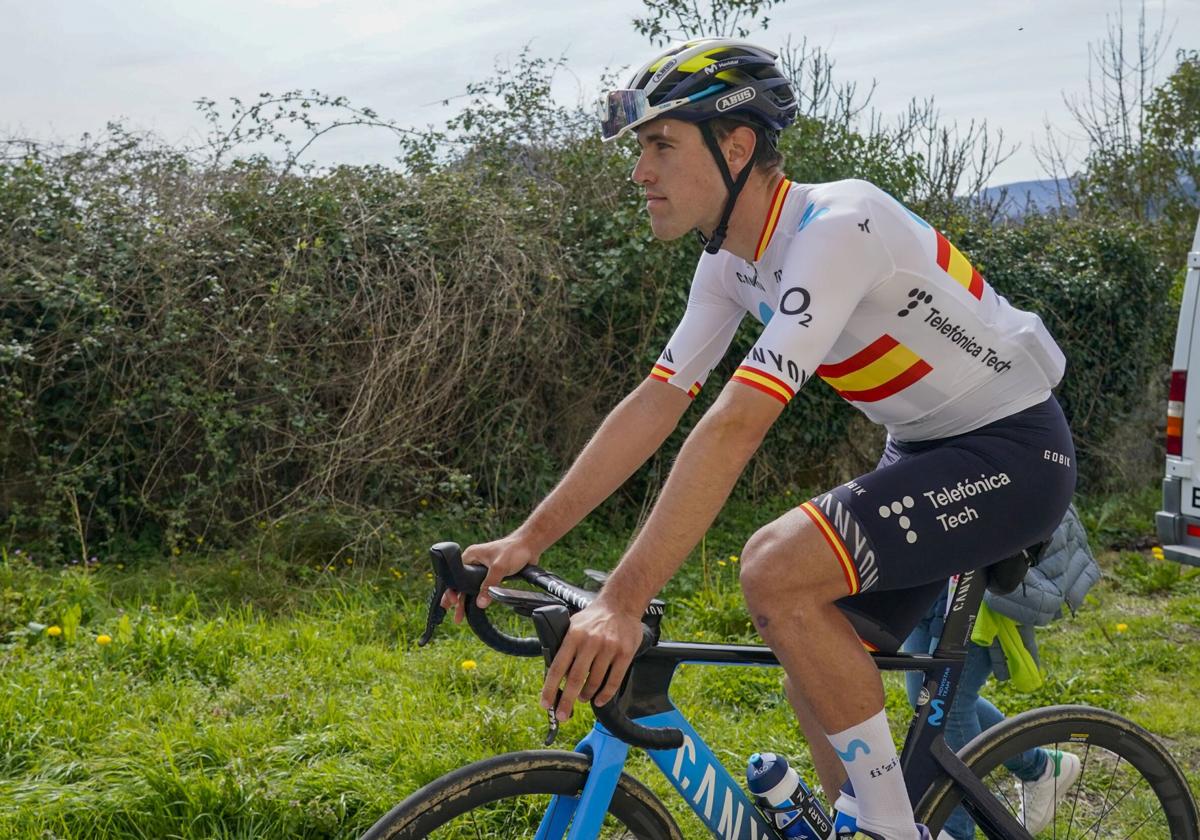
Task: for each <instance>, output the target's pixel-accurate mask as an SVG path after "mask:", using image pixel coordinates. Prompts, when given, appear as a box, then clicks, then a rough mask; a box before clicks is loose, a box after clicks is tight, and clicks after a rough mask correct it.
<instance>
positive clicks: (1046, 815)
mask: <svg viewBox="0 0 1200 840" xmlns="http://www.w3.org/2000/svg"><path fill="white" fill-rule="evenodd" d="M1046 752H1047V753H1049V756H1050V760H1049V761H1047V762H1046V769H1045V770H1043V771H1042V775H1041V776H1040V777H1039V778H1037V779H1035V780H1034V781H1032V782H1018V783H1017V795H1018V796H1020V797H1021V814H1020V820H1021V824H1022V825H1024V826H1025V828H1026V829H1028V831H1029V833H1030V834H1037V833H1038V832H1039V831H1041V830H1042V829H1043V828H1045V827H1046V826H1048V825H1050V823H1051V822H1053V821H1054V806H1055V805H1057V804H1058V802H1059V801H1060V800H1061V799H1062V798H1063V797H1064V796H1066V795H1067V791H1068V790H1070V788H1071V785H1073V784H1075V780H1076V779H1078V778H1079V771H1080V770H1081V769H1082V767H1083V765H1082V764H1081V763H1080V761H1079V757H1078V756H1076V755H1074V754H1073V753H1069V752H1063V751H1062V750H1046Z"/></svg>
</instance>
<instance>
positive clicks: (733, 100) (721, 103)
mask: <svg viewBox="0 0 1200 840" xmlns="http://www.w3.org/2000/svg"><path fill="white" fill-rule="evenodd" d="M756 96H758V91H756V90H755V89H754V88H749V87H747V88H742V89H741V90H739V91H737V92H735V93H731V94H729V95H728V96H722V97H721V98H720V99H718V100H717V110H718V111H728V110H729V109H730V108H736V107H737V106H739V105H741V104H743V103H745V102H749V101H750V100H751V99H753V98H754V97H756Z"/></svg>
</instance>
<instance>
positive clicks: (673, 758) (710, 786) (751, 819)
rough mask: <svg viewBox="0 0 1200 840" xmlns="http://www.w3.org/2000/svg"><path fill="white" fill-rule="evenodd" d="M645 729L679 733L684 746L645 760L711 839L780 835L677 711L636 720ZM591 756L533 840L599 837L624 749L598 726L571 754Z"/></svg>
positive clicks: (761, 839) (762, 839) (759, 839)
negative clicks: (576, 789) (577, 789)
mask: <svg viewBox="0 0 1200 840" xmlns="http://www.w3.org/2000/svg"><path fill="white" fill-rule="evenodd" d="M638 722H639V723H641V724H643V725H645V726H654V727H661V726H670V727H675V728H678V729H679V730H681V731H682V732H683V745H682V746H681V747H679V748H678V749H673V750H647V751H646V754H647V755H649V756H650V758H651V759H652V760H653V761H654V763H655V764H656V765H657V766H658V769H659V770H661V771H662V774H663V775H664V776H666V777H667V779H668V780H669V781H670V782H671V784H673V785H674V786H675V789H676V790H677V791H678V792H679V795H680V796H682V797H683V799H684V801H685V802H687V804H688V805H689V806H690V807H691V809H692V810H693V811H694V812H695V813H696V816H697V817H699V818H700V820H701V821H702V822H703V823H704V824H705V825H706V826H707V827H708V830H709V831H710V832H712V834H713V836H715V837H721V838H740V840H778V838H779V834H778V832H777V831H776V830H775V828H774V827H773V826H772V825H771V824H770V823H769V822H767V821H766V820H765V819H764V818H763V817H762V815H761V814H760V813H759V811H758V808H757V807H756V806H755V805H754V803H753V802H751V800H750V798H749V797H748V796H747V795H746V793H745V791H744V790H743V789H742V786H741V785H740V784H739V783H738V782H737V781H735V780H734V778H733V777H732V776H731V775H730V774H729V771H727V770H726V769H725V767H724V766H723V765H722V764H721V762H720V761H719V760H718V759H717V757H716V755H714V754H713V752H712V750H711V749H710V748H709V747H708V745H707V744H705V743H704V740H703V739H702V738H701V737H700V735H699V734H698V733H697V732H696V730H695V729H693V728H692V726H691V724H690V723H688V721H687V719H686V718H685V717H684V716H683V715H682V714H681V713H680V712H679V710H678V709H671V710H669V711H666V712H661V713H658V714H654V715H650V716H647V717H642V718H638ZM575 750H576V752H581V753H584V754H586V755H588V756H590V758H591V760H592V769H591V771H590V772H589V773H588V778H587V781H586V782H585V783H584V787H583V790H582V791H581V793H580V795H579V796H577V797H567V796H555V797H553V799H551V801H550V805H549V807H548V808H547V810H546V814H545V816H544V817H543V818H542V822H541V825H540V826H539V827H538V831H537V834H536V835H535V840H561V838H562V837H563V836H564V832H566V831H567V827H568V825H569V826H570V833H569V834H567V835H566V838H567V840H592V838H594V837H596V836H598V834H599V832H600V827H601V825H602V823H603V822H604V815H605V813H606V812H607V811H608V806H609V802H610V801H611V800H612V796H613V792H614V791H615V790H616V787H617V782H618V780H619V779H620V776H621V771H622V769H623V768H624V766H625V760H626V758H627V757H628V755H629V745H628V744H626V743H625V742H623V741H621V740H620V739H618V738H616V737H615V736H614V735H612V734H611V733H610V732H609V731H608V730H607V729H605V728H604V726H603V725H602V724H600V723H597V724H596V725H595V726H594V727H593V728H592V731H591V732H589V733H588V734H587V736H586V737H584V739H583V740H582V741H580V742H579V744H578V745H577V746H576V748H575Z"/></svg>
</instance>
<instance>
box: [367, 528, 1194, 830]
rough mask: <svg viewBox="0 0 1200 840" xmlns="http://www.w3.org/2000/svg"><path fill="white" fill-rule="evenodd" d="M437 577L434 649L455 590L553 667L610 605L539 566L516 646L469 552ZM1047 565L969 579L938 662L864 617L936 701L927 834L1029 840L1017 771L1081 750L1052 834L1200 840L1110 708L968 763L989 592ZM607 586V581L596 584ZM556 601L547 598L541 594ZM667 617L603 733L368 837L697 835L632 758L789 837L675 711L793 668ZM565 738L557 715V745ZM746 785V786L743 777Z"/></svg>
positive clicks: (923, 762) (472, 609)
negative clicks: (735, 675)
mask: <svg viewBox="0 0 1200 840" xmlns="http://www.w3.org/2000/svg"><path fill="white" fill-rule="evenodd" d="M430 554H431V559H432V561H433V566H434V570H435V573H436V581H435V585H434V592H433V595H432V597H431V599H430V602H429V611H428V616H427V621H426V629H425V633H424V635H423V636H422V638H421V640H420V643H421V644H422V645H424V644H426V643H428V642H429V641H430V639H431V638H432V637H433V633H434V630H435V629H436V627H437V626H438V625H439V624H440V622H441V621H442V619H443V618H444V616H445V610H443V609H442V607H441V606H440V600H441V596H442V593H443V592H444V591H445V589H446V588H447V586H449V587H451V588H453V589H455V590H457V591H459V592H463V593H466V595H467V598H466V603H467V615H466V617H467V620H468V622H469V624H470V627H471V628H472V630H473V631H474V632H475V634H476V635H477V636H478V637H479V638H480V639H481V640H482V641H483V642H484V643H485V644H487V645H489V646H490V647H492V648H494V649H495V650H497V651H500V652H501V653H505V654H510V655H514V656H529V657H542V658H543V660H544V662H545V663H547V664H549V662H550V661H551V660H552V659H553V657H554V654H555V653H556V651H557V650H558V645H559V643H560V642H561V640H562V639H563V637H564V636H565V634H566V631H567V628H568V626H569V621H570V614H571V613H573V612H576V611H578V610H581V609H583V608H584V607H586V606H587V605H588V604H589V603H590V602H591V601H592V599H594V598H595V597H596V593H595V592H594V591H591V590H588V589H584V588H582V587H579V586H575V585H574V584H571V583H569V582H568V581H565V580H563V579H562V578H560V577H558V576H557V575H554V574H552V573H551V572H548V571H547V570H545V569H543V568H541V567H539V566H529V567H526V568H525V569H524V570H522V571H521V572H519V573H518V574H517V575H514V576H513V577H515V578H520V579H522V580H524V581H526V582H527V583H529V584H532V585H533V586H534V587H536V588H537V589H536V590H525V589H519V590H518V589H511V588H504V587H492V588H491V589H490V590H489V591H490V593H491V595H492V596H493V598H494V599H495V600H496V601H497V602H498V603H499V604H503V605H506V606H507V607H509V608H511V609H512V610H514V611H515V612H516V613H518V614H519V615H522V616H527V617H529V618H531V619H532V620H533V623H534V627H535V629H536V631H537V637H536V638H533V637H530V638H521V637H516V636H512V635H509V634H507V633H505V632H503V631H501V630H499V629H497V628H496V626H495V625H494V624H493V623H492V622H491V621H490V620H489V619H488V617H487V614H486V612H485V611H484V610H481V609H479V608H477V607H476V606H475V604H474V597H473V596H474V595H475V594H476V593H478V591H479V588H480V586H481V585H482V582H483V579H484V577H485V574H486V570H485V569H484V568H483V567H481V566H464V565H463V562H462V557H461V554H460V551H459V547H458V545H456V544H454V543H439V544H437V545H435V546H434V547H433V548H432V549H431V551H430ZM1030 558H1031V555H1030V554H1029V553H1028V552H1027V553H1025V554H1023V555H1018V556H1017V557H1014V558H1010V559H1009V560H1007V561H1004V562H1003V563H1001V564H997V565H995V566H993V567H990V568H988V569H982V570H978V571H972V572H966V573H964V574H963V575H961V576H960V578H959V581H958V585H957V587H956V588H955V590H954V592H953V595H952V598H951V600H950V606H949V610H948V614H947V617H946V625H945V629H944V631H943V635H942V638H941V642H940V643H939V646H938V647H937V649H936V650H935V651H934V652H933V653H932V654H929V655H922V654H901V653H896V651H897V650H898V649H899V646H900V641H901V640H900V639H896V638H893V637H891V635H890V634H889V633H888V631H887V630H886V629H885V628H882V627H876V626H871V625H870V624H869V623H867V622H864V621H862V620H861V619H860V618H858V619H856V618H855V617H854V616H850V617H851V619H852V621H853V622H854V623H855V629H856V630H857V632H858V633H859V635H860V636H861V637H862V638H863V641H864V642H865V643H867V644H868V645H869V646H871V647H873V648H876V649H877V650H874V651H873V652H872V656H873V657H874V660H875V663H876V665H877V666H878V667H879V668H880V670H901V671H914V670H915V671H922V672H924V689H923V690H922V692H921V695H920V699H919V701H918V706H917V708H916V711H915V712H914V715H913V718H912V722H911V723H910V725H909V730H908V735H907V737H906V739H905V742H904V748H903V750H902V752H901V754H900V762H901V767H902V770H903V773H904V778H905V782H906V784H907V786H908V792H909V797H910V799H911V801H912V803H913V811H914V814H915V815H916V818H917V821H919V822H922V823H925V824H926V825H927V826H928V827H929V829H930V831H931V833H932V834H934V835H936V834H937V833H938V831H939V829H941V827H942V826H943V824H944V823H945V821H946V819H947V818H948V817H949V816H950V814H951V812H952V811H953V810H954V809H955V808H956V807H958V806H960V805H961V806H962V807H964V808H965V809H966V811H967V813H968V814H970V816H971V817H972V819H973V820H974V821H975V823H976V825H977V827H978V831H979V832H982V835H983V836H985V837H988V838H993V840H1029V838H1031V836H1032V835H1031V834H1030V833H1029V832H1028V831H1027V830H1026V828H1025V826H1024V825H1022V822H1021V817H1020V815H1021V814H1022V813H1023V810H1022V805H1023V803H1022V796H1023V787H1022V785H1021V783H1020V782H1019V780H1018V779H1017V778H1016V777H1015V776H1014V775H1013V774H1012V773H1010V772H1009V771H1008V770H1007V768H1006V767H1005V762H1006V761H1009V762H1011V761H1013V760H1015V759H1016V757H1017V756H1019V755H1020V754H1022V753H1024V752H1025V751H1027V750H1029V749H1031V748H1034V747H1043V748H1047V749H1062V750H1068V751H1070V752H1073V753H1074V754H1075V755H1076V756H1077V757H1078V758H1079V759H1080V761H1081V766H1082V770H1081V773H1080V776H1079V779H1078V781H1076V782H1075V783H1074V784H1073V785H1072V786H1071V787H1070V788H1069V789H1068V790H1066V791H1065V792H1058V791H1056V793H1060V794H1062V795H1061V797H1058V798H1057V799H1058V801H1057V803H1056V810H1055V813H1054V815H1053V818H1052V819H1051V820H1050V822H1049V824H1048V825H1047V826H1046V827H1045V829H1044V830H1042V831H1040V832H1039V833H1038V835H1037V836H1038V837H1048V838H1055V840H1059V838H1062V839H1063V840H1073V838H1094V840H1098V839H1099V838H1140V839H1141V840H1167V838H1170V840H1200V829H1198V827H1197V824H1198V820H1197V810H1196V803H1195V801H1194V799H1193V797H1192V794H1191V791H1190V790H1189V788H1188V784H1187V781H1186V779H1185V778H1184V776H1183V773H1182V772H1181V771H1180V769H1179V767H1178V765H1177V764H1176V763H1175V761H1174V760H1173V759H1172V758H1171V756H1170V755H1169V754H1168V753H1167V751H1166V750H1165V749H1164V747H1163V746H1162V745H1161V744H1160V743H1159V742H1158V741H1157V740H1156V739H1155V738H1154V736H1153V735H1151V734H1150V733H1149V732H1147V731H1146V730H1145V729H1143V728H1142V727H1140V726H1138V725H1137V724H1135V723H1133V722H1131V721H1129V720H1126V719H1125V718H1122V717H1121V716H1119V715H1117V714H1114V713H1113V712H1110V711H1106V710H1104V709H1099V708H1093V707H1089V706H1076V705H1070V706H1066V705H1064V706H1051V707H1047V708H1040V709H1034V710H1031V711H1027V712H1024V713H1022V714H1019V715H1016V716H1014V717H1011V718H1008V719H1007V720H1005V721H1004V722H1003V723H1001V724H999V725H997V726H995V727H993V728H991V729H988V730H985V731H984V732H983V733H982V734H981V735H979V736H978V737H977V738H975V739H974V740H973V741H971V742H970V743H969V744H967V745H966V746H964V747H963V748H962V749H961V750H960V751H959V752H958V753H957V754H956V753H954V752H953V751H952V750H951V749H950V748H949V747H948V746H947V745H946V743H945V740H944V739H943V736H942V732H941V724H942V722H943V719H944V717H945V715H946V712H947V711H948V710H949V708H950V705H951V703H952V702H953V700H954V694H955V690H956V688H957V686H958V681H959V677H960V675H961V672H962V669H963V664H964V661H965V656H966V649H967V648H966V645H967V644H968V643H969V639H970V636H971V629H972V627H973V625H974V621H975V617H976V614H977V613H978V610H979V606H980V603H981V602H982V599H983V593H984V589H985V585H987V584H988V582H989V580H990V581H991V582H992V585H996V586H999V585H1000V584H999V583H998V582H999V581H1008V583H1007V584H1005V585H1007V586H1009V588H1014V587H1015V585H1016V583H1014V582H1019V581H1020V580H1021V579H1022V578H1023V576H1024V572H1025V570H1026V569H1027V568H1028V563H1029V562H1030ZM591 576H594V577H596V578H598V579H600V580H601V581H602V579H603V575H600V574H599V573H591ZM539 590H540V591H539ZM665 609H666V604H665V603H664V602H663V601H661V600H658V599H655V600H654V601H653V602H652V603H651V604H650V606H649V608H648V609H647V610H646V613H645V615H644V616H643V619H642V624H643V640H642V644H641V646H640V647H639V650H638V654H637V656H636V658H635V659H634V662H633V664H632V665H631V667H630V669H629V672H628V674H627V676H626V679H625V682H624V683H623V685H622V687H621V691H620V692H619V694H618V695H617V696H616V697H615V698H613V699H612V700H611V701H609V702H608V703H607V704H605V705H604V706H596V705H595V704H592V708H593V710H594V712H595V715H596V724H595V726H594V728H593V729H592V730H591V732H589V733H588V735H587V736H586V737H584V738H583V740H581V741H580V742H579V744H577V745H576V747H575V749H574V750H572V751H566V750H546V749H543V750H523V751H519V752H512V753H507V754H504V755H498V756H495V757H493V758H488V759H484V760H482V761H479V762H476V763H473V764H470V765H468V766H465V767H462V768H460V769H458V770H455V771H453V772H451V773H449V774H448V775H446V776H443V777H442V778H440V779H437V780H436V781H433V782H431V783H430V784H428V785H426V786H425V787H423V788H421V789H420V790H418V791H416V792H415V793H413V794H412V795H411V796H409V797H408V798H406V799H405V800H404V801H402V802H400V803H399V804H398V805H396V806H395V807H394V808H393V809H392V810H391V811H389V812H388V813H387V814H386V815H384V816H383V817H382V818H381V819H380V820H379V821H378V822H377V823H376V824H375V825H374V826H372V827H371V829H370V830H369V831H368V832H367V833H366V834H365V835H363V840H382V838H423V837H433V838H437V840H451V838H455V839H456V838H472V840H479V838H505V840H509V839H510V838H525V837H532V838H535V840H551V839H553V840H562V838H564V837H565V838H567V840H585V838H586V840H591V838H604V840H617V839H618V838H620V840H624V839H625V838H639V840H679V839H680V838H682V837H683V835H682V833H681V832H680V829H679V827H678V825H677V824H676V822H675V820H674V819H673V818H672V816H671V814H670V813H669V812H668V811H667V809H666V807H665V806H664V805H663V803H662V802H661V801H660V800H659V799H658V797H657V796H655V795H654V794H653V793H652V792H651V791H650V790H649V789H648V788H647V787H646V786H645V785H644V784H642V783H641V782H639V781H637V780H636V779H634V778H633V777H631V776H630V775H629V774H628V773H626V772H625V771H624V766H625V761H626V758H627V756H628V754H629V748H630V747H631V746H635V747H641V748H643V749H645V750H646V751H647V752H648V754H649V756H650V758H651V759H652V760H653V762H654V763H655V764H656V765H657V766H658V768H659V769H660V770H661V771H662V772H663V774H664V775H665V776H666V778H667V779H668V780H669V781H670V783H671V784H672V785H673V787H674V788H675V790H676V792H677V793H678V794H679V795H680V796H681V797H683V800H684V801H685V802H686V803H687V805H688V806H690V808H691V810H692V811H694V812H695V814H696V816H697V817H698V818H699V819H700V821H701V822H702V823H703V824H704V825H705V826H706V827H707V828H708V830H709V831H710V832H711V833H712V835H713V836H714V837H716V838H719V839H720V840H737V839H738V838H741V839H742V840H780V838H782V837H783V835H782V834H781V833H780V830H779V829H777V828H776V826H775V823H774V822H773V821H772V819H771V818H770V817H769V816H765V815H764V814H763V813H762V812H760V810H759V808H758V807H757V806H756V805H755V804H754V802H753V800H752V797H751V796H750V795H749V794H748V793H747V792H746V791H745V790H744V789H743V786H742V785H741V784H740V783H739V782H737V781H735V776H734V775H733V774H731V773H730V772H729V771H728V770H727V769H726V768H725V767H724V766H723V765H722V764H721V762H720V761H719V760H718V759H717V757H716V756H715V755H714V753H713V751H712V750H711V749H710V748H709V747H708V746H707V745H706V744H705V742H704V739H703V738H702V737H701V735H700V733H698V732H697V731H696V729H695V728H694V727H693V726H692V725H691V724H690V723H689V722H688V721H687V719H686V718H685V717H684V715H683V714H682V713H681V712H680V711H679V709H677V708H676V707H675V706H674V704H673V703H672V702H671V698H670V687H671V680H672V677H673V676H674V674H675V673H676V669H677V668H678V667H679V665H681V664H682V663H705V664H708V665H715V666H728V665H757V666H778V664H779V662H778V660H777V659H776V657H775V655H774V654H773V653H772V652H771V650H770V649H769V648H767V647H763V646H756V645H730V644H702V643H688V642H673V641H667V640H660V638H659V631H660V627H661V621H662V617H663V614H664V612H665ZM556 731H557V724H556V723H555V722H554V713H553V710H551V712H550V732H549V735H548V737H547V745H549V744H550V743H551V742H552V740H553V737H554V735H555V734H556ZM738 775H741V774H740V773H739V774H738Z"/></svg>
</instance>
